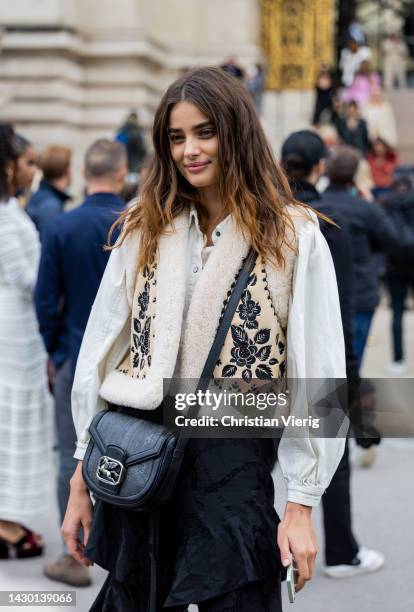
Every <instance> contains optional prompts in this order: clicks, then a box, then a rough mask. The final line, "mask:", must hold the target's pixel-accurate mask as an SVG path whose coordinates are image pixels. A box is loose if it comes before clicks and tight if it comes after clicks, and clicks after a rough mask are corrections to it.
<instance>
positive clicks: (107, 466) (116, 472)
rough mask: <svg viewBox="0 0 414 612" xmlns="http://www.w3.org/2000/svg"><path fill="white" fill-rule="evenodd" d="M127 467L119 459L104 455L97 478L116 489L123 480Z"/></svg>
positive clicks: (98, 468) (100, 460)
mask: <svg viewBox="0 0 414 612" xmlns="http://www.w3.org/2000/svg"><path fill="white" fill-rule="evenodd" d="M124 471H125V467H124V466H123V465H122V463H121V462H120V461H118V460H117V459H113V458H112V457H107V456H106V455H103V456H102V457H101V458H100V459H99V463H98V467H97V470H96V477H97V479H98V480H101V481H102V482H104V483H105V484H109V485H112V486H114V487H116V486H117V485H119V483H120V482H121V480H122V477H123V475H124Z"/></svg>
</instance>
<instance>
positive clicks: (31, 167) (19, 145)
mask: <svg viewBox="0 0 414 612" xmlns="http://www.w3.org/2000/svg"><path fill="white" fill-rule="evenodd" d="M15 145H16V150H17V151H18V155H19V157H18V159H17V175H16V183H17V185H19V187H18V188H17V190H16V193H15V196H16V198H17V199H18V200H19V203H20V204H21V206H23V207H24V206H26V203H27V198H28V197H29V195H30V190H31V187H32V184H33V180H34V177H35V174H36V172H37V171H38V165H37V158H38V155H37V151H36V149H35V148H34V146H33V145H32V143H31V142H29V141H28V140H27V139H26V138H24V136H21V135H20V134H16V139H15Z"/></svg>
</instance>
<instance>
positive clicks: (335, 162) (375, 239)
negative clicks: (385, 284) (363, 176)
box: [322, 146, 400, 368]
mask: <svg viewBox="0 0 414 612" xmlns="http://www.w3.org/2000/svg"><path fill="white" fill-rule="evenodd" d="M358 163H359V154H358V152H357V151H355V149H352V148H351V147H347V146H342V147H339V148H338V149H336V150H335V151H334V152H333V153H332V155H331V157H330V158H329V159H328V160H327V164H326V170H327V175H328V178H329V181H330V184H329V187H328V188H327V189H326V191H325V192H324V193H323V196H322V203H323V205H325V206H330V207H332V208H334V209H335V211H337V213H338V214H339V215H340V216H341V217H342V218H343V220H344V221H345V223H346V225H347V228H348V231H349V235H350V237H351V242H352V261H353V265H354V305H355V314H354V348H355V352H356V356H357V360H358V367H359V368H360V367H361V363H362V358H363V354H364V349H365V345H366V341H367V339H368V334H369V330H370V326H371V322H372V318H373V316H374V312H375V309H376V307H377V305H378V302H379V275H378V270H377V266H376V260H375V257H374V254H375V252H387V251H388V252H389V251H391V250H393V249H396V248H397V249H398V248H399V246H400V244H399V237H398V234H397V232H396V230H395V228H394V226H393V224H392V223H391V222H390V220H389V219H388V218H387V215H386V214H385V213H384V211H383V210H382V208H381V207H380V206H379V205H378V204H377V203H375V202H367V201H365V200H363V199H362V198H360V197H358V196H357V195H355V194H354V193H353V187H354V176H355V174H356V171H357V168H358Z"/></svg>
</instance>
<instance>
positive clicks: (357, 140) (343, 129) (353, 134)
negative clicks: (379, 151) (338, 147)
mask: <svg viewBox="0 0 414 612" xmlns="http://www.w3.org/2000/svg"><path fill="white" fill-rule="evenodd" d="M336 128H337V130H338V134H339V136H340V137H341V139H342V140H343V142H344V143H345V144H347V145H349V146H351V147H355V148H356V149H358V150H359V151H361V153H363V154H364V153H367V152H368V151H369V149H370V142H369V137H368V128H367V124H366V122H365V119H362V118H361V117H360V116H359V111H358V104H357V103H356V102H354V101H353V100H351V102H348V104H347V105H346V107H345V116H344V117H339V118H338V119H337V122H336Z"/></svg>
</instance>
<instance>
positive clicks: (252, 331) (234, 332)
mask: <svg viewBox="0 0 414 612" xmlns="http://www.w3.org/2000/svg"><path fill="white" fill-rule="evenodd" d="M258 270H259V271H260V265H259V262H256V267H255V270H254V271H253V272H252V273H251V274H250V276H249V279H248V283H247V288H246V289H245V291H244V292H243V294H242V296H241V298H240V302H239V304H238V307H237V310H236V313H235V316H234V318H233V322H232V325H231V328H230V332H229V336H228V337H227V340H226V344H227V346H228V348H227V351H228V352H227V354H225V353H223V356H225V358H224V359H223V358H222V355H220V359H219V360H218V362H217V364H216V367H217V369H219V373H217V376H218V377H219V376H221V377H223V378H235V379H237V378H242V379H243V380H244V381H245V382H247V383H251V381H252V379H253V378H257V379H259V380H272V378H274V377H278V376H283V375H284V373H285V369H286V366H285V363H284V356H283V354H284V352H285V344H284V336H283V332H282V331H279V330H277V331H276V334H274V331H273V329H274V328H273V327H272V328H271V329H268V328H267V327H263V323H264V322H265V321H266V322H267V321H269V320H270V319H269V317H271V318H273V317H274V316H275V313H274V308H273V305H272V304H271V303H270V304H269V303H268V302H267V301H266V302H263V303H262V302H261V301H260V300H261V296H262V295H263V293H265V294H268V289H267V283H266V276H264V277H262V275H260V274H258ZM262 272H263V273H265V270H262ZM230 294H231V291H229V293H228V295H227V299H226V300H225V302H224V304H223V312H224V309H225V307H226V304H227V301H228V299H229V296H230ZM268 299H269V300H270V295H268ZM223 312H222V314H223ZM276 320H277V319H276ZM229 340H230V342H229ZM274 366H276V368H275V367H274Z"/></svg>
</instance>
